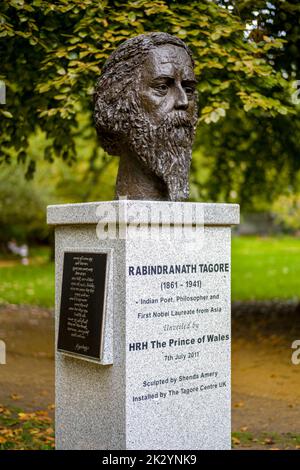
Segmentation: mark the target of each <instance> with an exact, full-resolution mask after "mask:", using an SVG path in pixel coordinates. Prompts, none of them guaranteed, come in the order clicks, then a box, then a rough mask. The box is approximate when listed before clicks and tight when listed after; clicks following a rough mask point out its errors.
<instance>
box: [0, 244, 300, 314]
mask: <svg viewBox="0 0 300 470" xmlns="http://www.w3.org/2000/svg"><path fill="white" fill-rule="evenodd" d="M30 254H31V260H30V265H29V266H22V265H21V264H20V262H19V261H18V260H16V262H15V265H13V266H7V264H8V263H7V261H9V260H7V259H2V261H1V259H0V304H5V303H11V304H28V305H38V306H41V307H53V306H54V263H50V262H49V249H48V248H35V249H33V250H31V253H30ZM1 263H2V264H1ZM5 263H6V265H5ZM296 298H300V239H297V238H293V237H281V238H279V237H278V238H275V237H274V238H260V237H239V238H233V240H232V299H233V300H250V299H257V300H269V299H296Z"/></svg>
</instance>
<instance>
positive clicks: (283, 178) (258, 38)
mask: <svg viewBox="0 0 300 470" xmlns="http://www.w3.org/2000/svg"><path fill="white" fill-rule="evenodd" d="M298 12H299V5H297V3H296V2H292V1H288V2H281V1H273V2H266V1H260V0H259V1H255V2H254V1H230V0H223V1H222V0H220V1H209V0H204V1H202V2H198V1H197V2H196V1H192V2H190V3H187V2H186V1H173V0H156V1H151V2H150V1H146V0H130V1H127V2H124V1H117V0H106V1H101V2H99V1H98V0H97V1H96V0H59V1H51V0H47V1H41V0H31V1H26V0H7V1H6V2H2V3H1V5H0V64H1V66H0V80H3V81H4V82H5V84H6V88H7V104H6V105H0V161H2V162H3V165H4V166H2V168H1V171H4V168H5V166H6V165H5V164H6V163H10V164H11V165H13V168H16V166H19V167H20V168H21V169H22V172H23V173H24V174H25V175H26V177H27V178H31V177H32V176H33V174H34V173H35V172H36V178H35V182H34V185H35V188H36V189H35V190H36V191H39V192H40V194H41V197H40V199H41V201H44V204H45V205H46V203H49V202H78V201H82V202H85V201H90V200H95V199H98V200H101V199H102V200H104V199H111V198H113V197H114V194H113V187H114V180H115V176H116V171H117V163H118V161H117V159H115V158H112V157H110V156H108V155H106V154H105V152H103V150H102V149H101V148H100V147H99V145H98V142H97V138H96V133H95V130H94V126H93V120H92V108H93V106H92V94H93V87H94V84H95V82H96V79H97V77H98V76H99V74H100V73H101V67H102V65H103V63H104V61H105V60H106V58H107V57H108V55H109V54H110V53H111V52H112V51H113V50H114V49H115V47H117V46H118V45H119V44H120V43H121V42H122V41H124V40H125V39H127V38H129V37H132V36H134V35H137V34H140V33H144V32H147V31H155V30H157V31H159V30H160V31H167V32H169V33H171V34H175V35H177V36H178V37H180V38H182V39H183V40H185V41H186V42H187V43H188V44H189V46H190V47H191V49H192V50H193V53H194V56H195V62H196V74H197V79H198V90H199V107H200V116H199V128H198V132H197V137H196V142H195V149H194V155H193V161H192V169H191V199H192V200H202V201H210V200H213V201H226V202H240V203H241V204H242V209H245V210H253V208H254V209H255V210H260V209H261V208H262V207H263V208H264V209H266V208H270V207H271V201H272V200H273V199H274V198H276V197H277V196H279V195H280V194H281V192H283V191H284V190H285V189H286V188H289V190H292V189H293V188H297V181H298V180H297V178H296V175H297V173H298V172H299V165H300V163H299V162H300V159H299V157H298V155H299V150H300V149H299V142H300V138H299V137H300V135H299V105H297V100H296V101H295V99H294V100H293V99H292V95H294V96H295V93H296V92H297V90H296V89H295V88H294V84H295V80H296V78H297V70H298V67H299V61H298V54H299V47H298V45H299V34H300V32H299V15H297V13H298ZM53 162H54V164H52V165H50V163H53ZM43 178H46V181H47V184H45V179H43ZM49 188H51V189H52V190H51V191H49ZM34 194H35V193H34V191H33V192H32V195H34ZM46 196H47V197H46Z"/></svg>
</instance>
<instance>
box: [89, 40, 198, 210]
mask: <svg viewBox="0 0 300 470" xmlns="http://www.w3.org/2000/svg"><path fill="white" fill-rule="evenodd" d="M193 67H194V62H193V59H192V55H191V51H190V50H189V49H188V47H187V46H186V45H185V43H184V42H183V41H181V40H180V39H178V38H176V37H174V36H171V35H170V34H167V33H151V34H145V35H144V34H143V35H140V36H137V37H134V38H132V39H129V40H127V41H125V42H124V43H123V44H121V45H120V46H119V47H118V48H117V49H116V50H115V51H114V52H113V53H112V54H111V56H110V57H109V59H108V60H107V61H106V63H105V65H104V67H103V71H102V75H101V76H100V78H99V80H98V82H97V85H96V90H95V94H94V104H95V113H94V118H95V124H96V130H97V133H98V136H99V139H100V142H101V145H102V147H103V148H104V149H105V150H106V151H107V152H108V153H109V154H111V155H119V156H120V157H121V162H123V164H122V165H121V164H120V168H119V175H118V181H119V185H118V183H117V195H118V196H126V195H127V194H120V191H119V190H118V189H120V188H122V190H123V191H124V188H125V189H126V190H127V189H128V191H127V192H128V193H129V197H130V196H132V198H145V199H168V200H171V201H176V200H182V199H186V198H187V197H188V195H189V184H188V180H189V169H190V162H191V155H192V144H193V140H194V134H195V129H196V123H197V99H196V90H195V85H196V80H195V75H194V71H193ZM126 161H127V162H128V161H130V162H131V163H130V165H131V166H130V169H131V172H132V171H133V172H134V168H135V166H134V164H132V162H133V161H135V162H136V163H137V165H138V166H139V173H138V174H139V175H142V177H143V178H144V177H145V178H146V177H147V178H148V179H149V178H151V175H152V178H153V181H155V182H156V186H157V187H159V190H158V193H157V194H156V193H152V194H151V191H150V190H147V188H148V186H149V185H148V181H147V180H146V179H145V181H144V182H143V183H142V185H143V184H144V192H142V191H140V192H139V191H135V190H134V188H132V185H135V184H138V182H137V181H136V178H132V180H131V181H129V182H128V186H126V184H125V185H124V181H123V182H121V180H122V172H123V173H124V172H126V171H124V170H123V169H124V168H126ZM124 162H125V163H124ZM137 165H136V167H137ZM130 174H131V173H130V171H128V172H127V175H126V177H127V179H130ZM123 176H124V175H123ZM123 179H124V178H123ZM129 185H131V186H130V188H129ZM147 185H148V186H147ZM118 186H119V188H118ZM145 188H146V189H145ZM130 189H131V190H130ZM147 192H148V193H149V194H147ZM140 194H142V196H140Z"/></svg>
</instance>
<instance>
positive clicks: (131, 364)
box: [48, 201, 239, 450]
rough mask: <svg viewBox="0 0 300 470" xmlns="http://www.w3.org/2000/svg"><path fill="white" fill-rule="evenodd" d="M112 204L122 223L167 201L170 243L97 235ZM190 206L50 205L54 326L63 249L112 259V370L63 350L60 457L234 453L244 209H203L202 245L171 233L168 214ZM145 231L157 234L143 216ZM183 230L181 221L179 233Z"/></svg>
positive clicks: (164, 212) (162, 226)
mask: <svg viewBox="0 0 300 470" xmlns="http://www.w3.org/2000/svg"><path fill="white" fill-rule="evenodd" d="M105 204H106V207H107V209H108V212H109V211H110V209H111V207H112V206H113V207H114V208H115V209H118V208H120V207H121V210H122V214H123V224H126V222H127V221H128V220H131V219H130V214H132V211H136V212H140V213H141V214H145V207H146V212H147V210H151V207H152V205H155V206H156V208H157V204H159V207H160V212H161V216H160V220H159V228H157V230H160V234H161V235H162V236H160V237H156V238H155V239H150V238H149V237H147V230H146V229H145V233H146V234H145V236H144V237H143V238H141V239H128V238H127V239H120V238H115V239H113V238H111V239H107V240H104V239H99V238H98V236H97V230H96V228H97V224H99V215H100V216H101V214H102V215H103V207H104V208H105ZM111 204H112V206H111ZM182 204H192V203H168V202H166V203H165V202H159V203H157V202H148V201H146V202H142V201H128V202H127V201H121V202H117V201H114V202H113V203H110V202H108V203H89V204H69V205H63V206H50V207H49V208H48V223H50V224H52V225H55V244H56V327H58V316H59V307H60V295H61V294H60V293H61V282H62V263H63V253H64V251H66V250H70V249H74V250H75V251H78V250H81V251H84V250H88V251H95V252H101V251H106V252H107V251H108V250H111V253H112V258H111V260H112V270H111V271H110V279H109V283H108V299H109V300H108V302H107V309H108V312H107V315H106V325H105V328H106V332H107V333H106V335H105V339H106V343H105V344H106V346H105V348H106V349H105V348H104V349H105V351H106V352H105V354H104V357H106V358H107V359H106V363H109V362H111V361H112V362H113V364H112V365H99V364H94V363H90V362H87V361H85V360H82V359H78V358H72V357H68V356H65V355H63V354H61V353H57V354H56V445H57V448H58V449H121V450H122V449H149V450H150V449H228V448H230V422H231V415H230V335H231V331H230V324H231V321H230V270H231V260H230V258H231V254H230V245H231V228H230V227H231V225H235V224H238V223H239V207H238V206H237V205H230V204H200V203H197V204H198V205H199V206H198V208H199V209H200V210H199V212H198V216H199V220H198V219H197V220H196V221H195V220H194V219H193V220H192V217H191V220H190V221H189V220H188V221H187V224H190V225H191V224H195V223H196V225H197V224H199V227H200V226H201V224H202V223H203V222H204V229H203V230H202V231H201V230H200V231H199V232H198V239H197V237H196V238H195V237H192V238H191V239H189V236H187V237H186V238H185V239H181V238H178V237H176V236H175V238H174V237H173V238H172V237H168V233H169V232H167V231H168V226H167V223H168V221H169V220H170V211H173V212H174V213H175V214H177V215H178V214H180V213H181V211H182V209H183V206H182ZM176 205H177V206H176ZM99 206H100V208H101V209H100V211H99ZM108 212H107V214H106V218H105V217H102V221H101V222H100V225H98V235H99V227H100V232H101V224H102V225H103V226H104V225H105V223H106V222H107V220H109V218H110V215H109V213H108ZM112 213H113V212H112ZM198 216H197V217H198ZM112 217H113V216H112ZM197 217H196V218H197ZM175 219H176V217H175ZM121 225H122V224H121ZM140 226H141V227H142V228H143V226H144V228H145V227H148V220H147V217H146V216H145V215H141V218H140ZM102 228H103V227H102ZM123 228H124V227H123ZM179 230H180V217H179V221H176V220H175V221H174V231H175V235H176V233H177V231H179ZM166 234H167V236H163V235H166Z"/></svg>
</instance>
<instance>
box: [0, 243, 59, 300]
mask: <svg viewBox="0 0 300 470" xmlns="http://www.w3.org/2000/svg"><path fill="white" fill-rule="evenodd" d="M49 259H50V250H49V248H47V247H42V248H40V247H39V248H34V249H31V250H30V264H29V266H22V265H21V263H20V261H19V259H15V258H11V257H9V258H7V257H6V258H5V259H3V258H0V304H6V303H10V304H25V305H37V306H41V307H49V308H51V307H53V305H54V283H55V277H54V263H53V262H50V261H49Z"/></svg>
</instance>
